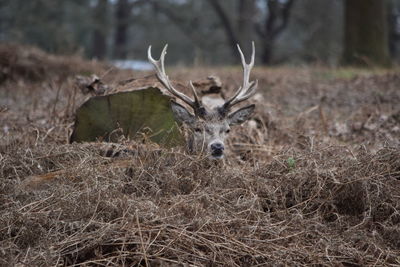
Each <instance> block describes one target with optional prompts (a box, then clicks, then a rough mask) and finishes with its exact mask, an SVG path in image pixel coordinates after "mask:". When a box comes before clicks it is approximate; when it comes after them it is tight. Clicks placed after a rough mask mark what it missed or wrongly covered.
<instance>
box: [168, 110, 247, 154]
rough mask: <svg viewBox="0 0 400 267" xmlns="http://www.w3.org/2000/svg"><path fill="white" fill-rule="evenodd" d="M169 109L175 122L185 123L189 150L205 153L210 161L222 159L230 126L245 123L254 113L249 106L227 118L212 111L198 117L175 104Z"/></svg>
mask: <svg viewBox="0 0 400 267" xmlns="http://www.w3.org/2000/svg"><path fill="white" fill-rule="evenodd" d="M171 107H172V111H173V113H174V116H175V118H176V120H178V121H180V122H182V123H185V124H186V125H187V126H188V128H189V130H190V136H189V140H188V143H189V149H190V150H191V151H192V152H194V153H206V154H207V155H209V157H210V158H211V159H222V158H223V157H224V151H225V139H226V138H227V137H228V135H229V132H230V129H231V126H232V125H235V124H240V123H242V122H244V121H246V120H247V119H248V118H249V117H250V115H251V114H252V113H253V111H254V105H250V106H247V107H244V108H241V109H239V110H237V111H236V112H233V113H232V114H229V115H227V116H224V115H222V114H220V113H219V112H218V111H214V112H209V113H207V114H206V115H205V116H203V117H198V116H195V115H192V114H191V113H190V112H189V111H188V110H187V109H186V108H185V107H184V106H182V105H180V104H178V103H176V102H172V104H171Z"/></svg>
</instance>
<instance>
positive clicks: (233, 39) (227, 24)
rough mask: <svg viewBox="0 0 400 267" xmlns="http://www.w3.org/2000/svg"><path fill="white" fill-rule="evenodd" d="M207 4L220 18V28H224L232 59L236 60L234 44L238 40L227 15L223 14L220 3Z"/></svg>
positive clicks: (211, 2) (209, 0) (215, 0)
mask: <svg viewBox="0 0 400 267" xmlns="http://www.w3.org/2000/svg"><path fill="white" fill-rule="evenodd" d="M208 2H209V3H210V5H211V6H212V7H213V8H214V10H215V12H216V13H217V15H218V17H219V18H220V20H221V23H222V26H223V27H224V28H225V33H226V35H227V38H228V41H229V43H230V47H231V49H232V54H233V56H234V58H236V44H238V43H239V39H238V37H237V36H236V33H235V31H234V29H233V26H232V22H231V21H230V19H229V17H228V14H227V13H226V12H225V10H224V9H223V7H222V5H221V3H220V2H219V1H218V0H208Z"/></svg>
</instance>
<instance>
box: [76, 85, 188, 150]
mask: <svg viewBox="0 0 400 267" xmlns="http://www.w3.org/2000/svg"><path fill="white" fill-rule="evenodd" d="M177 126H178V125H177V123H176V122H175V120H174V117H173V114H172V110H171V108H170V97H169V96H167V95H165V94H163V93H162V91H161V90H160V89H159V88H157V87H155V86H150V87H146V88H144V89H139V90H129V91H122V92H121V91H117V92H116V93H111V94H108V95H103V96H94V97H92V98H90V99H89V100H87V101H86V102H85V103H84V104H83V105H82V106H81V107H80V108H78V110H77V112H76V120H75V125H74V130H73V133H72V135H71V138H70V141H71V142H84V141H96V140H102V141H107V142H115V141H117V140H118V139H119V138H120V137H121V135H124V136H126V137H129V138H131V139H138V138H140V139H142V140H143V139H147V140H148V139H149V140H151V141H153V142H156V143H158V144H160V145H163V146H166V147H171V146H176V145H179V144H182V142H183V137H182V135H181V134H180V132H179V129H178V127H177Z"/></svg>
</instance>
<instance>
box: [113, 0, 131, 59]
mask: <svg viewBox="0 0 400 267" xmlns="http://www.w3.org/2000/svg"><path fill="white" fill-rule="evenodd" d="M131 10H132V5H131V4H130V3H129V1H128V0H118V2H117V6H116V10H115V21H116V29H115V36H114V58H118V59H125V58H126V57H127V54H128V53H127V41H128V26H129V18H130V13H131Z"/></svg>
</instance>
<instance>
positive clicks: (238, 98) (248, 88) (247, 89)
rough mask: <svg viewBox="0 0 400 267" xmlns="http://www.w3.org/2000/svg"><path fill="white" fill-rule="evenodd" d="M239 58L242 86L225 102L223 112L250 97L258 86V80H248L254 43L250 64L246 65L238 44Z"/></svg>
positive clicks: (253, 55) (253, 48)
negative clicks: (241, 69) (241, 70)
mask: <svg viewBox="0 0 400 267" xmlns="http://www.w3.org/2000/svg"><path fill="white" fill-rule="evenodd" d="M237 48H238V51H239V54H240V58H241V60H242V66H243V85H242V86H241V87H239V89H238V90H237V91H236V93H235V94H234V95H233V96H232V97H231V98H230V99H229V100H228V101H226V102H225V104H224V106H223V108H224V109H225V110H229V108H230V107H232V106H233V105H236V104H237V103H240V102H242V101H244V100H246V99H248V98H249V97H251V96H252V95H253V94H254V93H255V92H256V89H257V86H258V80H255V81H251V82H250V81H249V79H250V72H251V70H252V68H253V66H254V58H255V46H254V42H252V53H251V59H250V63H249V64H247V63H246V59H245V57H244V55H243V52H242V49H240V46H239V44H238V45H237Z"/></svg>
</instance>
